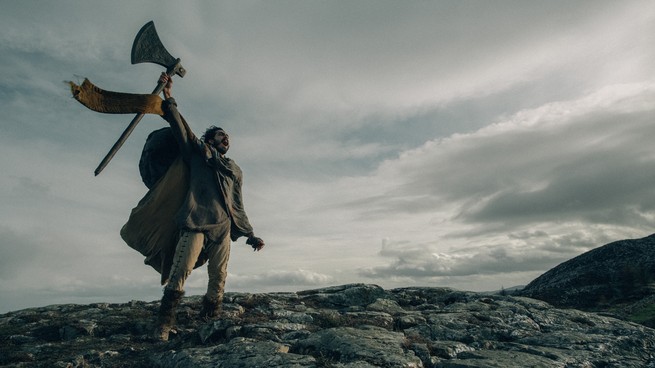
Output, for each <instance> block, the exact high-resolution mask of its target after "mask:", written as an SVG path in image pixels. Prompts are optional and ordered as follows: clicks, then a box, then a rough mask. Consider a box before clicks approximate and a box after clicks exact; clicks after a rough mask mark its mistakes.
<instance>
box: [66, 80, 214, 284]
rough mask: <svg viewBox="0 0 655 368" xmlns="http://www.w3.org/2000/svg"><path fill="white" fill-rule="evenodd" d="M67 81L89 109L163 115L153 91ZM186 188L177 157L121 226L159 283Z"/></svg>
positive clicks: (174, 240)
mask: <svg viewBox="0 0 655 368" xmlns="http://www.w3.org/2000/svg"><path fill="white" fill-rule="evenodd" d="M69 84H70V86H71V92H72V93H73V97H74V98H75V99H76V100H77V101H79V102H80V103H81V104H82V105H84V106H86V107H87V108H89V109H91V110H93V111H97V112H102V113H108V114H129V113H144V114H156V115H162V116H163V115H164V112H163V110H162V102H163V100H162V99H161V97H159V96H157V95H152V94H134V93H121V92H112V91H105V90H103V89H100V88H98V87H96V86H95V85H94V84H93V83H91V82H90V81H89V80H88V79H85V80H84V82H83V83H82V85H80V86H78V85H76V84H75V83H73V82H69ZM183 119H184V118H183ZM185 124H186V122H185ZM188 188H189V169H188V168H187V166H186V164H184V161H182V159H181V158H180V157H178V158H177V159H176V160H175V161H174V162H173V164H172V165H171V167H170V168H169V169H168V171H167V172H166V174H165V175H164V176H163V177H162V178H161V179H160V180H159V181H158V182H157V184H155V186H153V187H152V189H151V190H150V191H148V193H146V195H145V196H144V197H143V198H142V199H141V201H139V204H138V205H137V206H136V207H135V208H134V209H132V212H131V213H130V217H129V219H128V221H127V223H126V224H125V225H124V226H123V228H122V229H121V237H122V238H123V240H124V241H125V242H126V243H127V245H129V246H130V247H131V248H133V249H135V250H136V251H138V252H139V253H141V254H142V255H144V256H145V257H146V259H145V261H144V263H145V264H147V265H150V266H152V267H153V268H154V269H155V270H157V272H159V273H160V274H161V283H162V285H164V284H165V283H166V282H167V281H168V275H169V273H170V269H171V266H172V263H173V255H174V253H175V246H176V244H177V238H178V236H179V231H178V229H177V226H176V224H175V222H174V216H175V213H176V212H177V211H178V209H179V208H180V207H181V206H182V203H183V201H184V199H185V197H186V193H187V191H188ZM205 261H206V258H204V257H201V259H199V260H198V263H197V264H196V267H198V266H200V265H202V264H203V263H204V262H205Z"/></svg>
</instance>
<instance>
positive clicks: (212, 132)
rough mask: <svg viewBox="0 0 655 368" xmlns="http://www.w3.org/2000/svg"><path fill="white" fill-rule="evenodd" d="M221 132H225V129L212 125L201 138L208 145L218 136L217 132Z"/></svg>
mask: <svg viewBox="0 0 655 368" xmlns="http://www.w3.org/2000/svg"><path fill="white" fill-rule="evenodd" d="M219 130H223V131H225V130H224V129H223V128H220V127H217V126H216V125H212V126H210V127H209V128H207V130H205V133H204V134H203V135H202V137H200V139H202V141H203V142H205V143H207V141H209V140H210V139H214V136H215V135H216V132H218V131H219Z"/></svg>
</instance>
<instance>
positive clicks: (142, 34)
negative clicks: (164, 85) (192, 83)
mask: <svg viewBox="0 0 655 368" xmlns="http://www.w3.org/2000/svg"><path fill="white" fill-rule="evenodd" d="M139 63H155V64H159V65H161V66H163V67H164V68H166V72H167V73H168V74H169V75H173V74H177V75H179V76H180V77H184V74H186V70H184V68H183V67H182V65H180V59H176V58H174V57H173V56H171V54H170V53H169V52H168V51H167V50H166V48H165V47H164V45H163V44H162V43H161V41H160V40H159V36H158V35H157V30H156V29H155V23H154V22H153V21H150V22H148V23H146V25H145V26H143V27H142V28H141V30H140V31H139V33H137V35H136V38H134V43H133V44H132V64H139Z"/></svg>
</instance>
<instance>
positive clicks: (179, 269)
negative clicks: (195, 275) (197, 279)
mask: <svg viewBox="0 0 655 368" xmlns="http://www.w3.org/2000/svg"><path fill="white" fill-rule="evenodd" d="M206 240H207V239H206V238H205V234H203V233H201V232H194V231H185V230H183V231H182V232H181V234H180V240H178V242H177V246H176V248H175V256H174V257H173V266H172V267H171V272H170V276H169V281H168V284H167V285H166V288H167V289H172V290H176V291H183V290H184V282H185V281H186V279H187V278H188V277H189V275H190V274H191V271H193V267H194V266H195V264H196V261H197V260H198V256H199V255H200V252H201V251H202V249H203V247H205V249H206V250H207V251H208V260H207V274H208V275H209V280H208V282H207V294H206V295H207V297H208V298H210V299H215V300H222V299H223V293H224V292H225V279H226V278H227V263H228V260H229V259H230V235H229V234H227V236H225V237H223V240H222V241H220V242H211V241H206Z"/></svg>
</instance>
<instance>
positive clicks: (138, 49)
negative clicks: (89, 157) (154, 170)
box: [95, 21, 186, 176]
mask: <svg viewBox="0 0 655 368" xmlns="http://www.w3.org/2000/svg"><path fill="white" fill-rule="evenodd" d="M139 63H155V64H159V65H161V66H163V67H164V68H166V74H168V75H169V76H173V75H175V74H177V75H179V76H180V77H184V75H185V74H186V70H184V68H183V67H182V64H180V59H179V58H178V59H176V58H174V57H173V56H171V54H170V53H169V52H168V51H167V50H166V48H165V47H164V45H163V44H162V43H161V41H160V40H159V36H158V35H157V30H156V29H155V23H154V22H153V21H150V22H148V23H146V25H144V26H143V27H141V30H140V31H139V33H137V35H136V37H135V38H134V43H133V44H132V64H139ZM164 85H165V83H162V82H159V83H157V87H155V89H154V90H153V91H152V94H153V95H158V94H160V93H161V91H162V90H163V89H164ZM143 115H144V114H137V115H136V116H135V117H134V119H132V121H131V122H130V124H129V125H128V126H127V128H125V130H124V131H123V134H121V136H120V138H118V140H117V141H116V143H114V146H113V147H111V150H109V152H108V153H107V155H106V156H105V158H104V159H102V161H101V162H100V165H98V167H97V168H96V170H95V175H96V176H98V174H100V172H101V171H102V170H103V169H104V168H105V166H107V164H108V163H109V161H110V160H111V159H112V158H113V157H114V155H115V154H116V152H118V150H119V149H120V148H121V146H122V145H123V143H125V140H126V139H127V137H129V136H130V134H131V133H132V131H133V130H134V128H136V125H137V124H138V123H139V121H141V118H142V117H143Z"/></svg>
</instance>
